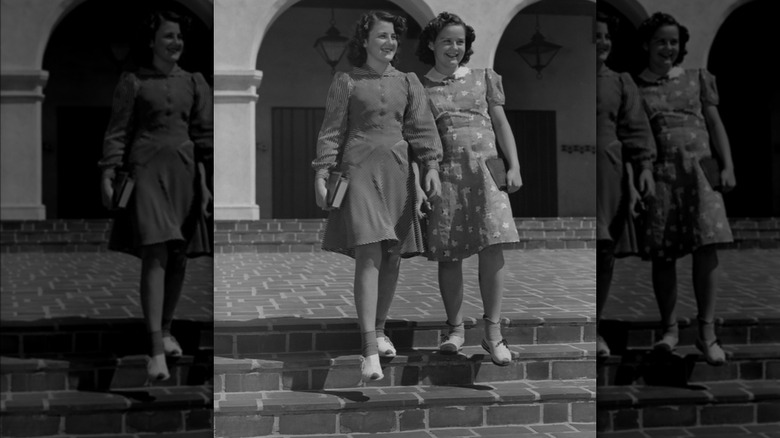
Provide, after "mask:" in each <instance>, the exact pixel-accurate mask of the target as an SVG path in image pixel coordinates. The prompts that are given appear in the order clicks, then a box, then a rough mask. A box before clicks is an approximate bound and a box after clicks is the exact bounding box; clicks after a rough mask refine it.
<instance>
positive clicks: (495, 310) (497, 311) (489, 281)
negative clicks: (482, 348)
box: [479, 245, 504, 342]
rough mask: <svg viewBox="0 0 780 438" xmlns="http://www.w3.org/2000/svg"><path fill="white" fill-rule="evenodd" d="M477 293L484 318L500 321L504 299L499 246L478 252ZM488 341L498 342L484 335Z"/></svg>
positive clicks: (502, 260)
mask: <svg viewBox="0 0 780 438" xmlns="http://www.w3.org/2000/svg"><path fill="white" fill-rule="evenodd" d="M479 292H480V294H481V295H482V306H483V307H484V308H485V315H484V317H485V318H487V319H489V320H491V321H493V322H500V321H501V301H502V300H503V298H504V251H503V248H501V245H491V246H489V247H487V248H485V249H483V250H482V251H480V252H479ZM486 335H488V336H487V338H488V340H490V341H494V342H498V341H500V340H501V333H500V332H499V333H498V339H493V337H492V336H490V335H489V334H488V333H486Z"/></svg>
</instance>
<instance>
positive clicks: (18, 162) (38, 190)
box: [0, 70, 49, 220]
mask: <svg viewBox="0 0 780 438" xmlns="http://www.w3.org/2000/svg"><path fill="white" fill-rule="evenodd" d="M48 77H49V73H48V72H46V71H43V70H3V71H2V74H1V76H0V139H1V140H0V141H2V147H1V148H0V175H2V177H0V220H21V219H36V220H42V219H46V207H44V205H43V196H42V193H43V187H42V186H43V182H42V181H43V179H42V173H41V172H42V171H41V169H42V167H43V165H42V136H41V132H42V127H41V114H42V107H43V86H44V85H45V84H46V80H47V79H48Z"/></svg>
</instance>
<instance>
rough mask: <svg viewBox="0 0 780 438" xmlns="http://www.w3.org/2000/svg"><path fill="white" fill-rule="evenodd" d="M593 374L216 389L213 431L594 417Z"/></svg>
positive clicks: (418, 427) (291, 431) (395, 427)
mask: <svg viewBox="0 0 780 438" xmlns="http://www.w3.org/2000/svg"><path fill="white" fill-rule="evenodd" d="M595 416H596V412H595V386H594V383H593V380H568V381H542V382H518V381H515V382H494V383H485V384H475V385H469V386H423V385H419V386H407V387H390V388H348V389H342V390H324V391H300V392H297V391H296V392H293V391H263V392H245V393H221V394H217V396H216V400H215V404H214V421H215V436H216V437H231V438H233V437H254V436H279V435H305V434H337V433H341V434H346V433H352V432H365V433H379V432H401V431H409V432H410V433H411V431H424V430H428V429H435V428H442V427H448V428H468V427H484V426H502V425H526V426H527V425H541V424H545V423H563V422H572V423H592V422H593V421H595Z"/></svg>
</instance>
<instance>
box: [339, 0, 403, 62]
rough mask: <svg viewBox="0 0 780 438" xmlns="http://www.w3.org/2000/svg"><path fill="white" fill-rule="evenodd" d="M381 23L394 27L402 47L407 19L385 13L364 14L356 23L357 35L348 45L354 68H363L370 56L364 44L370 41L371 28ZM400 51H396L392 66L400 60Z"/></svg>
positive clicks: (348, 56) (348, 55) (348, 54)
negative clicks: (402, 37)
mask: <svg viewBox="0 0 780 438" xmlns="http://www.w3.org/2000/svg"><path fill="white" fill-rule="evenodd" d="M380 21H384V22H387V23H390V24H392V25H393V30H394V31H395V35H396V37H397V38H398V48H399V49H400V47H401V36H403V34H404V33H406V19H405V18H404V17H401V16H400V15H393V14H391V13H389V12H385V11H369V12H366V13H365V14H363V16H362V17H360V19H359V20H358V21H357V23H355V33H354V34H353V35H352V38H350V40H349V42H348V43H347V60H348V61H349V63H350V64H352V65H353V66H354V67H361V66H362V65H363V64H365V63H366V59H367V57H368V54H367V53H366V48H365V47H363V43H364V42H365V41H366V40H368V34H369V32H370V31H371V28H373V27H374V25H375V24H376V23H378V22H380ZM398 52H399V51H398V49H396V51H395V56H393V60H392V61H390V64H393V65H395V62H396V61H397V60H398Z"/></svg>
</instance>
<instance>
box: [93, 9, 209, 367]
mask: <svg viewBox="0 0 780 438" xmlns="http://www.w3.org/2000/svg"><path fill="white" fill-rule="evenodd" d="M187 23H188V21H187V18H186V17H183V16H181V15H178V14H176V13H174V12H171V11H159V12H154V13H152V14H151V15H150V16H149V17H148V19H147V20H146V21H145V22H144V23H143V26H142V27H143V30H142V33H143V34H144V35H143V37H142V38H143V46H144V48H145V49H149V50H150V52H151V54H150V55H149V59H147V60H144V61H145V65H142V66H140V67H139V68H137V69H135V71H128V72H125V73H123V74H122V75H121V77H120V79H119V84H118V85H117V87H116V90H115V91H114V97H113V103H112V113H111V119H110V122H109V125H108V128H107V129H106V134H105V141H104V144H103V158H102V160H101V161H100V163H99V166H100V168H101V169H102V170H103V179H102V184H101V188H102V197H103V204H104V205H105V206H106V207H107V208H110V207H111V199H112V197H113V187H112V181H113V179H114V176H115V173H116V170H117V168H119V167H129V169H130V172H131V174H132V175H133V177H134V179H135V181H136V185H135V188H134V190H133V192H132V195H131V198H130V202H129V204H128V206H127V209H126V210H125V211H124V212H121V213H120V214H119V215H118V216H117V218H116V220H115V221H114V225H113V229H112V232H111V239H110V242H109V248H110V249H112V250H116V251H122V252H126V253H129V254H132V255H135V256H138V257H140V258H141V284H140V292H141V306H142V309H143V313H144V318H145V320H146V326H147V331H148V336H149V344H150V346H149V361H148V363H147V372H148V375H149V378H150V379H152V380H165V379H168V378H169V376H170V374H169V372H168V367H167V364H166V361H165V357H166V355H168V356H181V355H182V349H181V347H180V346H179V343H178V342H177V341H176V339H175V338H174V337H173V336H172V335H171V332H170V329H171V323H172V321H173V316H174V312H175V309H176V305H177V303H178V301H179V297H180V296H181V291H182V285H183V283H184V276H185V270H186V266H187V257H197V256H201V255H207V254H210V253H211V252H212V249H211V246H212V244H211V230H210V227H209V226H208V224H207V221H206V217H207V215H208V208H209V204H210V201H211V192H210V190H209V188H208V183H207V179H208V177H209V175H208V174H209V173H210V172H208V170H210V169H211V168H212V164H211V163H212V156H213V127H212V105H211V101H212V99H211V89H210V88H209V86H208V84H207V83H206V80H205V79H204V78H203V76H202V75H201V74H200V73H189V72H186V71H184V70H182V69H181V68H180V67H179V66H178V65H177V62H178V60H179V58H180V57H181V54H182V50H183V49H184V40H183V39H182V31H183V30H184V28H185V26H186V24H187ZM128 149H129V150H128Z"/></svg>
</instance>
